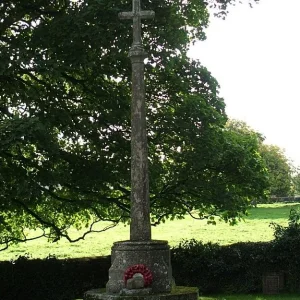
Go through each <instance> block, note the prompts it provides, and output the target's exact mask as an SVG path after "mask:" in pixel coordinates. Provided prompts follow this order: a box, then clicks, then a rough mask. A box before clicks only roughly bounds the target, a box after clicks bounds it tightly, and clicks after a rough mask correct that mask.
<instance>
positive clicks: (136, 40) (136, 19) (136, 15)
mask: <svg viewBox="0 0 300 300" xmlns="http://www.w3.org/2000/svg"><path fill="white" fill-rule="evenodd" d="M154 16H155V13H154V11H152V10H145V11H143V10H141V2H140V0H132V11H130V12H121V13H119V18H120V19H122V20H125V19H132V20H133V46H135V45H136V46H140V45H141V44H142V23H141V20H142V19H152V18H154Z"/></svg>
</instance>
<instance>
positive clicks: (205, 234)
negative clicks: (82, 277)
mask: <svg viewBox="0 0 300 300" xmlns="http://www.w3.org/2000/svg"><path fill="white" fill-rule="evenodd" d="M295 206H300V204H288V205H287V204H270V205H259V206H258V207H257V208H252V209H251V210H250V211H249V216H247V217H246V218H245V220H244V221H242V222H241V223H239V224H238V225H237V226H229V225H228V224H226V223H224V222H219V223H217V225H216V226H214V225H208V224H207V223H206V221H199V220H194V219H192V218H191V217H187V218H186V219H184V220H176V221H170V222H167V223H165V224H162V225H160V226H157V227H154V228H153V229H152V237H153V239H159V240H168V241H169V244H170V245H171V246H173V245H176V244H178V243H179V242H180V241H181V240H182V239H192V238H194V239H197V240H202V241H203V242H213V243H219V244H232V243H236V242H246V241H253V242H255V241H269V240H271V239H273V230H272V228H270V223H271V222H276V223H278V224H282V225H285V224H287V218H288V215H289V211H290V209H291V208H292V207H295ZM102 226H103V224H102ZM75 233H76V232H75V231H74V234H75ZM128 238H129V227H128V226H126V227H124V226H122V225H119V226H117V227H115V228H113V229H110V230H109V231H106V232H103V233H98V234H90V235H88V236H87V237H86V239H85V240H84V241H80V242H77V243H73V244H71V243H69V242H67V241H64V240H62V241H59V242H57V243H48V242H47V240H46V239H39V240H35V241H31V242H28V243H26V244H25V243H23V244H19V245H17V246H13V247H10V248H9V249H8V250H5V251H2V252H0V260H11V259H16V258H17V257H18V256H20V255H25V254H26V253H29V254H30V255H31V256H32V257H33V258H45V257H47V256H49V255H55V256H56V257H59V258H75V257H94V256H103V255H108V254H110V248H111V246H112V244H113V242H115V241H120V240H126V239H128ZM228 299H231V298H228ZM232 299H237V298H232ZM249 299H255V300H256V298H249ZM279 299H280V298H279ZM218 300H219V299H218ZM226 300H227V299H226ZM263 300H264V299H263Z"/></svg>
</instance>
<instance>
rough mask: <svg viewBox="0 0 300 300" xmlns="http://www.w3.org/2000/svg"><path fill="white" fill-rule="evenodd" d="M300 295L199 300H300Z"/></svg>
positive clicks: (226, 297) (222, 297) (212, 297)
mask: <svg viewBox="0 0 300 300" xmlns="http://www.w3.org/2000/svg"><path fill="white" fill-rule="evenodd" d="M299 299H300V295H289V294H281V295H228V296H226V295H221V296H211V297H199V300H299Z"/></svg>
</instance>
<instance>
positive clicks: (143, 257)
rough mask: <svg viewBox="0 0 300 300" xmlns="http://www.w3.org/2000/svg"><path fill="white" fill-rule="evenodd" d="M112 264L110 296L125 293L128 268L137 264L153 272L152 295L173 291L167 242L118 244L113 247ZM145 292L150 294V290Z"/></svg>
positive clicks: (109, 284) (109, 285)
mask: <svg viewBox="0 0 300 300" xmlns="http://www.w3.org/2000/svg"><path fill="white" fill-rule="evenodd" d="M111 263H112V264H111V268H110V269H109V281H108V283H107V285H106V291H107V293H109V294H120V293H122V291H124V289H125V288H126V286H125V281H124V273H125V271H126V269H127V268H129V267H130V266H133V265H137V264H143V265H145V266H147V268H149V270H151V273H152V275H153V283H152V284H151V291H150V293H168V292H170V291H171V289H172V268H171V259H170V247H169V245H168V242H166V241H154V240H151V241H145V242H144V241H142V242H133V241H125V242H116V243H114V246H113V247H112V256H111ZM145 292H146V293H149V290H148V291H145ZM141 293H142V292H141Z"/></svg>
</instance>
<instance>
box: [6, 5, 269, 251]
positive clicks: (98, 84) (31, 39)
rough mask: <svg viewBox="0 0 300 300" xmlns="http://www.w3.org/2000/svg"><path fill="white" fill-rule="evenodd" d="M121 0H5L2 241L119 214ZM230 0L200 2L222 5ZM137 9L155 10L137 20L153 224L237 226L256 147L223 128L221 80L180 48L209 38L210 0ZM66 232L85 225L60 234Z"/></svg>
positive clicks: (259, 181) (123, 73)
mask: <svg viewBox="0 0 300 300" xmlns="http://www.w3.org/2000/svg"><path fill="white" fill-rule="evenodd" d="M127 2H128V1H121V0H118V1H111V0H102V1H99V0H85V1H68V0H61V1H48V0H47V1H46V0H31V1H21V0H9V1H7V0H5V1H1V3H0V13H1V16H3V18H2V19H1V20H0V36H1V39H0V61H1V64H0V87H1V91H2V92H1V95H0V120H1V123H0V136H1V138H0V166H1V172H0V205H1V212H0V244H2V245H4V248H5V247H7V246H8V245H9V244H11V243H18V242H22V241H26V240H28V239H29V237H28V236H27V234H28V232H27V229H37V236H36V237H39V236H46V237H48V238H49V240H51V241H57V240H58V239H60V238H61V237H65V238H67V239H68V240H69V241H77V240H80V239H83V238H84V237H85V236H86V233H88V232H92V231H95V230H94V227H93V225H94V224H95V223H97V222H99V221H110V222H111V225H109V226H107V227H105V228H103V229H99V231H101V230H106V229H108V228H110V227H112V226H114V225H115V224H117V223H118V222H121V221H122V222H128V221H129V211H130V200H129V198H130V182H129V178H130V82H131V80H130V78H131V75H130V63H129V60H128V58H127V55H126V54H127V52H128V50H129V48H130V41H131V29H130V26H131V25H130V22H124V21H122V22H121V21H120V20H118V18H117V14H118V12H120V11H126V10H129V9H130V8H129V7H128V6H129V3H127ZM234 2H235V1H231V0H230V1H227V0H224V1H209V3H210V5H216V6H217V7H216V9H217V11H219V12H220V13H222V12H224V13H225V10H226V9H227V4H232V3H234ZM250 2H255V1H250ZM143 4H144V7H146V8H147V9H153V10H154V11H156V18H155V20H154V21H151V22H146V23H145V26H144V27H143V30H144V42H145V45H146V50H147V52H148V53H149V56H148V57H149V59H148V62H149V63H148V64H147V66H146V71H147V72H146V82H147V90H146V98H147V105H148V135H149V136H148V140H149V161H150V179H151V181H150V190H151V191H150V193H151V209H152V222H153V223H154V224H158V223H160V222H161V221H164V220H165V219H167V218H175V217H179V218H180V217H182V216H184V215H185V214H186V213H187V212H189V213H190V212H192V211H198V212H199V216H198V217H199V218H210V217H211V216H213V215H220V216H221V217H223V218H224V219H225V220H227V221H232V222H235V220H236V218H238V217H239V216H240V214H241V213H244V212H245V211H246V208H247V205H248V203H249V201H250V200H251V198H252V197H254V196H255V197H258V196H259V195H261V194H262V193H263V190H264V187H265V181H264V177H265V173H264V170H263V167H262V165H261V162H260V161H258V160H257V156H256V155H254V157H253V153H254V148H253V141H252V140H251V139H250V140H249V141H248V140H247V139H245V138H244V137H240V136H237V135H235V134H232V133H229V132H227V131H226V130H224V125H225V122H226V119H227V118H226V114H225V111H224V108H225V105H224V102H223V99H221V98H220V97H219V96H218V83H217V81H216V80H215V79H214V78H213V77H212V76H211V74H210V73H209V72H208V70H207V69H206V68H205V67H203V66H202V65H201V64H200V63H199V62H197V61H192V60H190V59H188V57H187V55H186V53H187V50H188V47H189V43H191V42H194V41H196V40H203V39H204V38H205V33H204V30H205V28H206V27H207V24H208V20H209V13H208V10H207V6H206V3H205V2H204V1H202V0H191V1H186V2H182V1H179V0H174V1H157V0H156V1H143ZM236 143H241V144H236ZM248 163H249V164H248ZM187 174H188V176H187ZM71 226H76V228H77V229H80V228H81V227H86V232H85V233H84V234H83V235H82V236H79V237H78V236H77V237H73V236H70V234H69V228H70V227H71ZM36 237H30V238H36Z"/></svg>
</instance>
